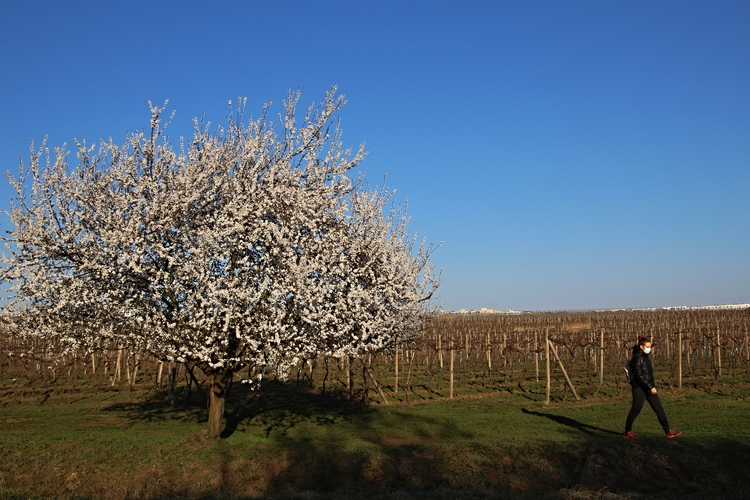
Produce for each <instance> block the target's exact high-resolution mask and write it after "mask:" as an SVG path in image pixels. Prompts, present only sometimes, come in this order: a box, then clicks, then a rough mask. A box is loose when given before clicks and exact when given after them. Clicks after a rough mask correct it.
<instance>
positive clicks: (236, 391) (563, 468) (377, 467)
mask: <svg viewBox="0 0 750 500" xmlns="http://www.w3.org/2000/svg"><path fill="white" fill-rule="evenodd" d="M527 390H528V392H521V391H516V392H515V393H510V392H508V391H500V392H497V393H492V394H489V393H484V394H477V395H472V396H466V397H459V398H456V399H454V400H448V399H435V400H431V401H430V400H424V401H421V402H414V403H413V404H405V403H398V404H391V405H389V406H386V405H384V404H382V403H381V402H379V401H378V400H372V401H371V404H370V405H369V406H365V405H362V404H359V403H350V402H348V401H345V400H343V399H340V398H338V397H337V396H335V395H332V394H327V395H320V394H318V393H311V392H307V391H303V390H300V391H297V390H295V387H294V385H293V384H290V385H284V384H275V385H274V384H270V385H269V386H267V388H266V389H265V392H264V393H263V394H262V395H255V394H251V393H247V392H245V391H244V386H241V385H239V384H237V385H235V387H234V388H233V393H232V395H231V398H230V401H229V404H228V406H227V413H226V428H225V430H224V433H223V436H222V439H220V440H217V441H213V440H208V439H206V438H205V435H204V433H203V428H204V427H205V423H206V418H207V412H206V410H205V407H204V406H203V403H202V402H200V401H198V400H199V399H200V398H199V397H197V396H194V397H193V402H192V403H189V402H186V401H184V398H183V399H180V398H178V399H177V400H176V402H175V405H174V407H172V406H170V404H169V402H168V401H166V399H165V397H164V395H163V394H159V393H156V392H149V391H133V392H130V391H128V390H113V389H110V390H107V391H100V392H94V391H92V390H90V389H87V390H81V391H75V392H67V393H63V394H60V393H48V394H47V395H46V396H45V395H44V393H41V392H27V393H25V395H24V393H22V392H21V391H8V392H6V394H5V396H3V397H0V429H1V430H0V497H3V498H14V499H15V498H82V499H83V498H111V499H121V498H152V499H162V498H164V499H166V498H206V499H213V498H227V499H228V498H260V497H270V498H328V497H336V498H352V497H354V498H368V499H369V498H403V499H411V498H498V497H501V498H502V497H509V498H515V497H519V496H520V497H527V498H537V497H547V498H571V499H572V498H651V497H664V498H681V497H690V498H722V497H726V498H742V497H748V496H750V466H748V465H747V464H748V463H750V411H749V410H750V402H749V401H748V398H747V396H748V387H747V386H746V385H743V384H724V385H722V386H715V387H714V388H713V389H710V390H706V389H703V390H697V389H682V390H672V391H663V392H662V400H663V402H664V405H665V408H666V411H667V415H668V417H669V419H670V423H671V424H672V426H673V427H678V428H680V429H681V430H683V431H684V435H683V436H681V437H680V438H678V439H674V440H666V439H665V438H664V437H663V434H662V432H661V428H660V427H659V424H658V422H657V421H656V417H655V415H654V413H653V412H652V411H651V410H650V408H648V407H646V408H644V410H643V412H642V414H641V415H640V416H639V418H638V420H637V421H636V425H635V428H634V431H635V432H636V433H637V434H638V436H639V439H638V441H636V442H629V441H626V440H624V439H622V438H621V433H622V431H623V426H624V419H625V415H626V414H627V411H628V409H629V404H630V401H629V397H628V396H627V395H621V396H618V395H617V393H616V391H614V390H609V391H607V390H603V391H600V393H599V394H598V395H597V396H588V397H586V398H585V399H583V400H582V401H579V402H572V401H556V402H554V403H552V404H550V405H545V404H544V403H543V400H544V394H543V388H542V387H541V386H539V385H534V384H530V385H529V386H527ZM392 401H395V399H393V400H392Z"/></svg>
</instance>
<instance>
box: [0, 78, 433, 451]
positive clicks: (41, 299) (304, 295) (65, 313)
mask: <svg viewBox="0 0 750 500" xmlns="http://www.w3.org/2000/svg"><path fill="white" fill-rule="evenodd" d="M298 100H299V92H296V93H290V94H289V97H288V99H287V101H285V103H284V113H283V114H281V115H279V117H278V120H271V119H270V118H269V115H268V112H269V111H268V110H269V106H266V107H265V108H264V111H263V113H262V114H261V116H260V118H258V119H256V120H252V119H249V120H248V121H247V122H246V121H245V119H244V118H243V117H244V102H243V103H238V105H237V107H236V108H235V109H234V110H233V112H232V113H231V114H232V115H234V118H232V117H230V118H229V120H228V123H227V125H226V127H225V128H223V129H216V130H214V131H211V130H210V129H209V125H208V124H205V123H203V122H201V121H198V120H196V121H195V132H194V135H193V137H192V139H191V140H190V142H189V144H185V143H184V142H183V143H182V146H181V148H180V150H179V151H175V150H174V149H173V147H172V145H171V143H170V142H169V141H168V139H167V138H166V135H165V134H164V130H165V127H166V125H165V124H162V117H163V113H164V107H154V106H152V107H151V126H150V131H149V132H140V133H135V134H131V135H129V136H128V138H127V140H126V142H125V144H123V145H118V144H115V143H113V142H112V140H110V141H109V142H104V141H102V142H100V144H99V148H98V149H97V150H95V148H94V147H87V146H86V145H85V143H83V144H78V143H77V144H76V145H77V163H76V164H75V165H74V166H71V165H70V164H69V160H68V158H69V155H68V153H67V151H66V150H65V147H64V146H63V147H62V148H59V149H56V150H54V159H52V158H51V155H50V154H49V151H48V150H47V149H46V147H45V146H44V145H43V146H42V147H41V148H40V149H39V150H35V149H34V148H33V145H32V151H31V161H30V162H29V164H28V165H23V164H22V165H21V170H20V172H19V174H18V176H12V175H9V176H8V178H9V180H10V182H11V184H12V185H13V187H14V188H15V191H16V196H15V198H14V200H13V202H12V205H11V209H10V212H9V216H10V219H11V222H12V224H13V228H12V229H11V230H9V231H7V235H6V236H4V237H3V240H4V243H5V252H4V256H3V259H2V264H3V265H2V268H1V269H0V278H2V281H3V282H5V283H6V284H7V285H6V286H8V287H9V289H10V291H11V292H12V296H13V300H11V301H10V302H8V304H7V305H6V306H5V309H6V311H5V314H6V318H7V319H8V320H9V321H10V322H11V324H12V326H13V327H14V331H15V332H16V334H18V335H23V336H27V337H33V336H41V337H44V338H47V339H54V340H55V341H56V344H57V345H58V346H61V348H62V349H71V350H73V349H82V348H83V349H89V350H95V349H99V348H102V347H103V346H104V345H107V344H112V343H115V344H116V345H120V346H128V347H131V348H133V349H137V350H140V351H144V352H148V353H151V354H152V355H154V356H155V357H157V358H158V359H161V360H164V361H167V360H168V361H176V362H184V363H190V364H191V365H193V366H197V367H199V368H200V369H201V370H202V371H203V372H204V373H205V374H206V376H207V377H208V380H209V383H210V389H209V401H210V404H209V421H208V432H209V434H210V435H211V436H214V437H218V436H219V434H220V431H221V421H222V416H223V412H224V400H225V395H226V390H227V386H228V384H229V382H230V381H231V380H232V377H233V376H234V374H235V373H236V372H237V371H238V370H241V369H242V368H244V367H246V366H248V365H263V366H266V365H277V366H279V365H281V366H284V365H286V366H290V365H291V364H293V363H295V362H296V361H297V359H299V358H300V357H311V356H314V355H317V354H328V355H334V356H342V355H347V356H351V355H357V354H362V353H364V352H372V351H376V350H382V349H386V348H388V347H390V346H392V345H393V344H394V343H396V342H399V341H402V340H404V339H406V338H408V336H410V335H412V334H413V333H414V332H415V331H416V328H417V327H418V325H419V322H420V319H421V318H422V317H423V315H424V314H425V313H427V312H429V308H430V306H429V304H430V302H429V300H428V299H429V297H430V296H431V294H432V293H433V292H434V290H435V289H436V288H437V286H438V285H439V282H440V278H439V275H436V274H435V272H434V269H433V266H432V263H431V261H430V257H431V254H432V252H433V250H434V248H433V247H431V246H429V247H426V246H425V245H424V244H421V245H419V246H417V245H416V240H415V238H414V237H413V236H412V235H410V234H409V233H408V232H407V231H406V222H407V220H406V217H405V214H404V211H403V210H400V209H399V208H397V207H393V206H392V204H391V203H390V201H389V198H390V195H389V193H388V192H386V191H384V190H383V189H382V188H381V189H378V190H370V189H368V188H366V187H364V182H363V179H361V178H359V179H357V180H356V181H353V180H352V179H351V178H350V176H349V173H350V172H351V170H352V169H353V168H354V167H356V166H357V165H358V164H359V163H360V162H361V161H362V159H363V158H364V157H365V152H364V149H363V147H362V146H360V148H359V149H358V151H356V152H355V153H353V152H352V151H351V150H348V149H344V147H343V144H342V141H341V131H340V129H339V127H338V119H337V115H336V113H337V112H338V111H339V110H340V109H341V107H342V106H343V105H344V103H345V101H344V99H343V96H340V95H338V96H337V95H336V88H335V87H334V88H333V89H331V90H330V91H329V92H327V93H326V94H325V97H324V99H323V100H322V102H321V103H319V104H318V105H312V106H310V107H309V108H308V109H307V112H306V114H305V116H304V119H302V120H301V121H300V120H298V118H297V115H296V107H297V103H298ZM167 123H168V120H167ZM181 142H182V141H181Z"/></svg>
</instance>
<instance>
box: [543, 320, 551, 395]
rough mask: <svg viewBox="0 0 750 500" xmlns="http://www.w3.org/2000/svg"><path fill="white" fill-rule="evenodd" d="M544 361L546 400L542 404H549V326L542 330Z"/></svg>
mask: <svg viewBox="0 0 750 500" xmlns="http://www.w3.org/2000/svg"><path fill="white" fill-rule="evenodd" d="M544 362H545V363H546V365H547V367H546V368H547V401H545V402H544V404H546V405H548V404H549V392H550V386H551V385H552V379H551V377H550V373H549V328H547V329H546V330H544Z"/></svg>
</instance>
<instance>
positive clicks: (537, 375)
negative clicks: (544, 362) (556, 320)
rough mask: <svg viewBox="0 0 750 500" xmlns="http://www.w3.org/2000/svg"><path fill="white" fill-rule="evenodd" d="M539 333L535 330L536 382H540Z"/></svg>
mask: <svg viewBox="0 0 750 500" xmlns="http://www.w3.org/2000/svg"><path fill="white" fill-rule="evenodd" d="M538 334H539V332H538V331H537V330H534V371H535V372H536V381H537V382H539V352H538V350H539V342H538V341H537V336H538Z"/></svg>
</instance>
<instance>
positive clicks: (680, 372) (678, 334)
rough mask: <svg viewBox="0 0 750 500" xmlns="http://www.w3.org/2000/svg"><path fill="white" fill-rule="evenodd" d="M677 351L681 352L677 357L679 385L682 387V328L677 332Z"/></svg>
mask: <svg viewBox="0 0 750 500" xmlns="http://www.w3.org/2000/svg"><path fill="white" fill-rule="evenodd" d="M677 352H678V353H679V354H678V356H677V359H678V360H679V361H678V363H677V374H678V378H677V387H678V388H679V389H682V330H680V331H679V332H677Z"/></svg>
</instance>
